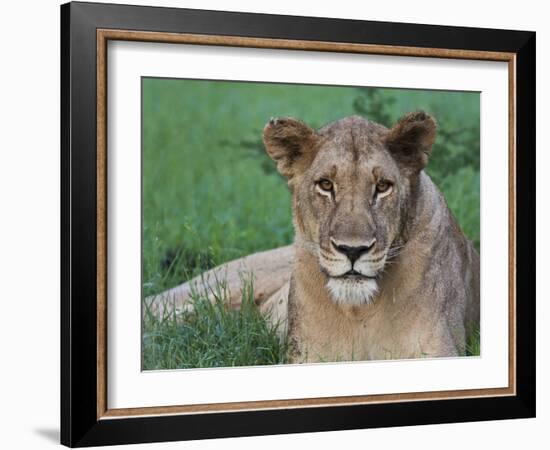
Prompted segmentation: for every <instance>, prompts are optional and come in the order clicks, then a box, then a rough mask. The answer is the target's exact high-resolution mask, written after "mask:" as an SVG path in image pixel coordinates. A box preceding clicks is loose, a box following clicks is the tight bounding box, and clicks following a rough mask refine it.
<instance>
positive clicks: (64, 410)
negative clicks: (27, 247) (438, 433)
mask: <svg viewBox="0 0 550 450" xmlns="http://www.w3.org/2000/svg"><path fill="white" fill-rule="evenodd" d="M535 40H536V36H535V33H533V32H527V31H509V30H494V29H480V28H462V27H448V26H434V25H418V24H405V23H389V22H388V23H386V22H370V21H358V20H357V21H356V20H342V19H328V18H312V17H293V16H278V15H265V14H250V13H234V12H219V11H203V10H190V9H175V8H156V7H138V6H126V5H114V4H94V3H80V2H72V3H68V4H65V5H62V6H61V205H62V210H61V443H62V444H64V445H67V446H70V447H81V446H92V445H112V444H126V443H142V442H161V441H176V440H188V439H206V438H216V437H234V436H251V435H266V434H281V433H299V432H317V431H329V430H348V429H356V428H373V427H388V426H404V425H420V424H435V423H448V422H466V421H482V420H497V419H511V418H529V417H534V416H535V351H534V350H535V302H534V298H535V270H534V266H535V176H534V173H535V170H534V168H535V101H536V96H535ZM112 41H132V42H155V43H159V44H174V45H177V44H178V43H183V44H188V45H200V46H214V47H218V46H219V47H231V48H234V49H237V50H238V49H246V48H256V49H270V50H274V49H275V50H291V51H293V52H296V55H297V57H298V58H299V55H300V54H301V53H300V52H305V51H315V52H327V53H335V54H340V53H342V54H365V55H384V56H392V57H395V58H399V57H418V58H427V59H430V58H438V59H439V58H442V59H447V60H468V61H470V60H471V61H474V60H475V61H500V62H504V63H506V64H507V67H508V77H509V78H508V88H509V90H508V99H507V100H508V105H509V106H508V107H509V110H508V111H507V117H508V127H509V131H508V144H509V147H508V149H507V153H506V154H505V155H502V154H498V153H497V154H496V155H495V156H494V157H495V158H499V157H500V158H503V157H505V158H507V159H508V192H507V193H506V194H507V196H508V227H507V228H508V249H507V250H508V256H509V263H508V275H509V282H508V286H507V287H506V288H507V291H508V299H507V301H508V313H509V314H508V323H507V326H508V339H509V342H508V386H507V387H498V388H486V389H469V390H468V389H465V390H448V391H431V392H422V393H418V392H416V393H391V392H388V393H384V394H376V395H363V396H339V397H334V396H333V397H330V396H328V397H322V398H320V397H316V398H288V399H284V400H280V399H279V400H265V401H253V402H245V401H241V402H229V403H227V402H226V403H223V402H218V403H208V404H203V405H199V406H197V405H181V404H174V405H168V406H166V405H164V406H158V405H154V404H152V405H148V406H147V407H144V408H127V409H124V408H120V409H112V408H109V405H108V396H107V389H108V386H107V381H108V377H107V370H108V368H107V365H108V358H107V342H108V340H109V336H108V326H107V321H108V308H107V299H106V297H107V268H108V266H109V263H108V261H107V259H108V258H107V242H108V239H107V235H108V230H107V205H108V202H109V199H108V196H107V188H106V186H107V180H108V176H107V173H108V170H109V165H108V164H107V142H108V141H107V136H108V133H109V131H108V118H107V99H108V95H109V94H108V93H109V90H108V86H107V61H108V55H107V44H108V42H112Z"/></svg>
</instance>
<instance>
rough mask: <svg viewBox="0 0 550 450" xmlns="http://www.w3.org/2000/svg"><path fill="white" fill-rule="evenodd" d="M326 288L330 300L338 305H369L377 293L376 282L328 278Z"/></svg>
mask: <svg viewBox="0 0 550 450" xmlns="http://www.w3.org/2000/svg"><path fill="white" fill-rule="evenodd" d="M327 288H328V290H329V292H330V295H331V297H332V300H333V301H334V302H335V303H338V304H340V305H356V306H358V305H370V304H371V303H373V302H374V296H375V295H376V294H377V292H378V283H377V282H376V280H372V279H368V278H367V279H364V280H345V279H339V278H329V280H328V283H327Z"/></svg>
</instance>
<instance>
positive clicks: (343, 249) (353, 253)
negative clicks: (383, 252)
mask: <svg viewBox="0 0 550 450" xmlns="http://www.w3.org/2000/svg"><path fill="white" fill-rule="evenodd" d="M375 243H376V239H373V240H372V241H370V242H369V243H368V245H359V246H351V245H346V244H341V243H337V242H335V241H332V245H334V247H335V248H336V250H338V251H339V252H340V253H343V254H344V255H346V256H347V258H348V259H349V260H350V261H351V264H352V265H353V263H354V262H355V261H357V260H358V259H359V258H360V257H361V255H362V254H364V253H368V252H369V251H370V250H372V248H373V247H374V244H375Z"/></svg>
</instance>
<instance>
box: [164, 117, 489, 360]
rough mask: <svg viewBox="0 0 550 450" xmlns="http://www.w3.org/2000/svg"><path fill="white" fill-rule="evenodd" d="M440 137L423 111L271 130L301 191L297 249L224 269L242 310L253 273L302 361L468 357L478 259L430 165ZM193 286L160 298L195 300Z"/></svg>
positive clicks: (259, 296) (286, 172) (273, 125)
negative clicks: (247, 277) (382, 119)
mask: <svg viewBox="0 0 550 450" xmlns="http://www.w3.org/2000/svg"><path fill="white" fill-rule="evenodd" d="M435 135H436V123H435V121H434V119H433V118H432V117H430V116H429V115H427V114H426V113H424V112H414V113H409V114H407V115H405V116H404V117H403V118H401V119H400V120H399V121H398V122H397V124H396V125H395V126H393V127H392V128H391V129H387V128H386V127H384V126H382V125H379V124H376V123H373V122H370V121H368V120H367V119H364V118H361V117H358V116H352V117H346V118H344V119H341V120H338V121H336V122H333V123H330V124H328V125H326V126H324V127H322V128H321V129H319V130H317V131H315V130H313V129H312V128H310V127H309V126H307V125H306V124H304V123H303V122H301V121H298V120H295V119H292V118H280V119H271V120H270V121H269V122H268V123H267V125H266V126H265V128H264V132H263V140H264V144H265V148H266V150H267V153H268V154H269V156H270V157H271V158H272V159H273V160H274V161H276V163H277V168H278V170H279V172H280V173H281V174H282V175H283V176H285V177H286V178H287V179H288V185H289V188H290V191H291V194H292V211H293V222H294V228H295V242H294V246H293V247H283V248H280V249H275V250H271V251H267V252H262V253H258V254H255V255H251V256H249V257H246V258H243V259H241V260H237V261H233V262H230V263H228V264H226V265H224V266H223V267H224V274H225V276H226V277H227V279H228V287H229V290H230V297H231V298H230V301H231V302H232V304H233V305H234V306H236V307H238V303H239V299H240V295H239V288H238V286H239V284H240V283H239V281H240V277H239V276H238V275H237V274H238V272H239V271H241V270H242V269H243V268H244V269H251V270H253V271H254V274H255V286H256V300H257V302H258V303H259V304H260V307H261V308H262V310H263V311H269V312H270V314H268V315H267V317H269V318H270V319H271V320H277V321H280V320H281V319H282V321H283V323H285V324H286V327H285V328H284V332H285V333H286V335H287V337H288V338H289V340H290V343H291V348H292V352H291V360H292V362H318V361H341V360H369V359H393V358H419V357H440V356H457V355H462V354H464V352H465V346H466V338H467V336H468V335H469V334H470V333H471V332H472V331H473V330H474V329H475V328H477V327H479V255H478V254H477V252H476V250H475V249H474V247H473V246H472V244H471V242H470V241H469V240H468V239H467V238H466V237H465V236H464V234H463V233H462V231H461V230H460V228H459V226H458V225H457V223H456V221H455V219H454V218H453V216H452V214H451V212H450V211H449V209H448V207H447V205H446V203H445V200H444V198H443V196H442V194H441V192H440V191H439V190H438V188H437V187H436V186H435V184H434V183H433V182H432V181H431V179H430V177H429V176H428V175H427V174H426V173H425V172H424V171H423V169H424V167H425V166H426V164H427V162H428V156H429V155H430V152H431V149H432V144H433V142H434V139H435ZM216 270H217V269H214V270H213V271H212V272H216ZM192 284H193V282H190V283H186V284H184V285H181V286H179V287H177V288H175V289H172V290H170V291H167V292H166V293H164V294H163V295H161V296H160V298H163V297H164V298H170V299H172V300H175V301H176V304H177V305H180V306H184V307H189V304H188V303H186V299H187V298H188V296H189V290H190V286H191V285H192Z"/></svg>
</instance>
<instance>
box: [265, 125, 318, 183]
mask: <svg viewBox="0 0 550 450" xmlns="http://www.w3.org/2000/svg"><path fill="white" fill-rule="evenodd" d="M316 142H317V134H316V133H315V131H314V130H312V129H311V128H310V127H308V126H307V125H306V124H305V123H303V122H301V121H299V120H296V119H292V118H290V117H283V118H272V119H271V120H270V121H269V122H268V123H267V124H266V125H265V128H264V144H265V149H266V151H267V154H268V155H269V156H270V157H271V159H273V160H274V161H275V162H276V163H277V170H278V171H279V173H280V174H281V175H283V176H285V177H287V178H289V179H291V178H292V177H293V176H294V175H295V174H296V173H299V172H300V171H303V170H305V169H306V168H307V167H309V164H311V162H312V161H313V157H314V156H315V143H316Z"/></svg>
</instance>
